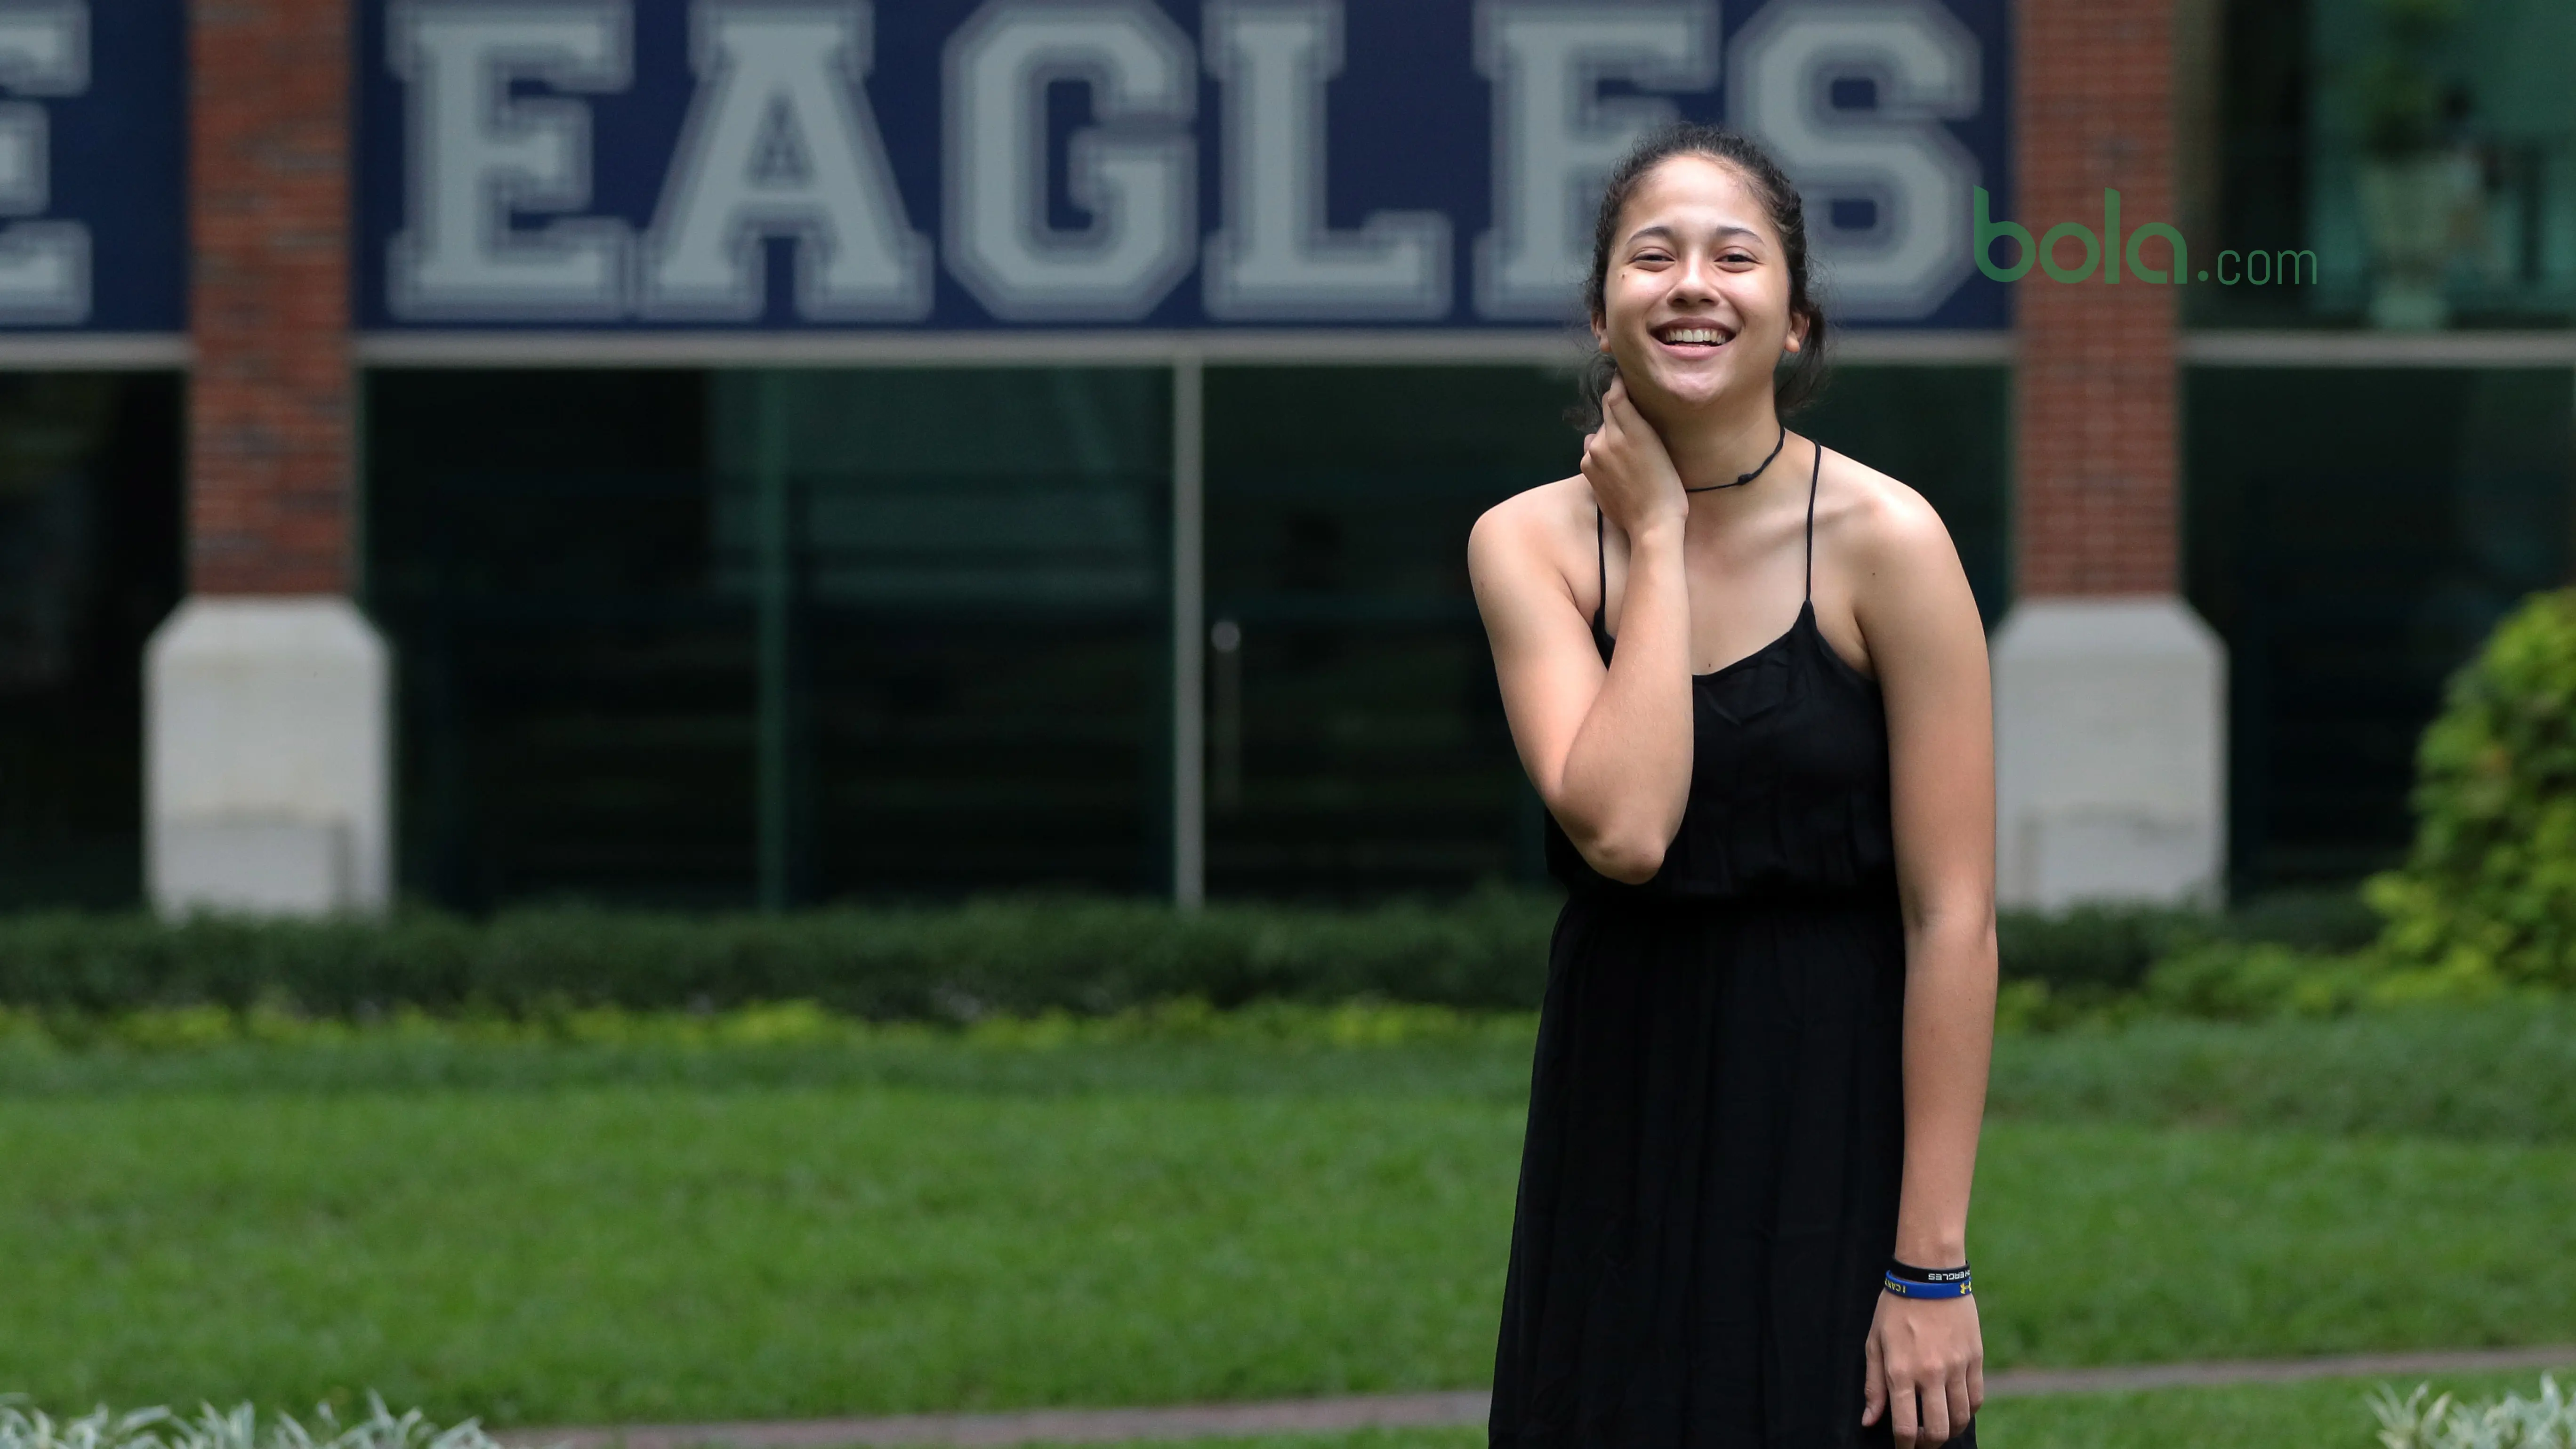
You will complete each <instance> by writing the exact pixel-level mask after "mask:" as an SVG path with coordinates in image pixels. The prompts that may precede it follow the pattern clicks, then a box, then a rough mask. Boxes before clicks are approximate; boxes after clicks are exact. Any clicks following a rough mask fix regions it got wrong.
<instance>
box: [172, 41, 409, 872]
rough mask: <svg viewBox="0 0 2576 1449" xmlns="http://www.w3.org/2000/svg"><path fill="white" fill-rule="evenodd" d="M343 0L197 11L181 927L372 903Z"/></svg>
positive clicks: (179, 683)
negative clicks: (202, 919) (358, 584)
mask: <svg viewBox="0 0 2576 1449" xmlns="http://www.w3.org/2000/svg"><path fill="white" fill-rule="evenodd" d="M350 5H351V0H192V3H191V4H190V5H189V7H188V16H189V33H188V70H189V75H188V96H189V102H188V129H189V156H188V160H189V165H188V185H189V197H188V224H189V245H190V254H191V265H192V271H191V281H190V292H189V319H190V320H189V326H190V330H191V332H192V334H193V336H194V339H195V343H196V358H195V364H194V372H193V374H192V376H191V377H190V379H189V385H188V581H189V589H190V593H189V597H188V599H187V601H186V602H184V603H182V604H181V605H180V606H179V608H178V609H177V611H175V612H174V613H172V614H171V616H170V617H169V619H167V620H166V621H164V622H163V623H162V625H161V627H160V628H159V629H158V630H156V631H155V632H154V634H153V636H152V643H151V646H150V648H149V649H148V650H147V651H146V654H145V659H144V670H143V673H144V765H143V773H144V782H145V784H144V839H145V845H144V876H145V880H146V882H147V885H148V888H149V891H150V894H151V897H152V900H153V903H154V904H155V905H156V906H158V907H159V908H160V909H161V910H162V911H163V912H165V913H168V914H172V915H177V914H183V913H186V912H189V911H194V910H198V909H202V908H208V907H212V908H215V909H219V910H226V911H249V912H260V913H271V914H290V915H315V914H348V913H354V914H366V913H372V912H377V911H381V910H383V909H384V907H385V905H386V903H387V901H388V900H389V899H390V896H391V892H392V883H393V853H392V830H391V821H392V808H391V801H392V792H391V778H392V772H391V759H392V756H391V739H392V731H391V678H392V676H391V667H390V660H389V658H388V655H387V651H386V649H385V645H384V641H383V640H382V639H381V638H380V637H378V635H377V633H376V631H375V629H374V627H373V626H372V625H371V624H369V623H368V622H367V620H366V619H365V617H364V616H362V615H361V614H360V613H359V612H358V610H357V608H356V607H355V606H354V605H353V604H352V602H351V601H350V599H349V598H348V590H349V586H350V583H351V580H352V577H353V575H354V569H353V567H352V564H353V562H354V560H353V557H352V555H353V552H354V549H355V545H356V540H355V539H354V538H353V537H352V536H351V523H352V521H353V520H354V519H355V518H356V516H357V515H356V510H355V509H353V508H352V507H351V506H350V504H351V499H350V492H351V489H352V488H353V487H354V486H355V483H356V480H355V478H354V477H353V476H352V475H353V472H354V463H355V460H356V456H357V453H356V448H355V446H354V443H355V440H354V439H353V438H352V437H351V429H352V426H353V407H352V396H351V389H352V387H353V385H354V384H353V380H352V378H351V375H350V366H349V364H350V351H349V246H350V224H349V199H350V198H349V192H350V186H349V156H350V144H349V132H350V126H351V116H350V109H351V108H350V84H349V82H350V72H349V60H350V57H349V43H350V35H349V19H350V17H349V12H350Z"/></svg>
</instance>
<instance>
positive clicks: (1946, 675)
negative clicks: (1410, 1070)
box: [1467, 125, 1995, 1449]
mask: <svg viewBox="0 0 2576 1449" xmlns="http://www.w3.org/2000/svg"><path fill="white" fill-rule="evenodd" d="M1586 301H1587V303H1588V304H1589V307H1590V311H1591V316H1592V330H1593V333H1594V335H1595V337H1596V338H1597V339H1598V342H1599V355H1598V357H1597V358H1596V359H1595V360H1594V364H1593V381H1594V383H1595V385H1596V389H1597V391H1596V392H1595V393H1594V394H1593V395H1597V396H1598V398H1599V406H1598V412H1599V419H1598V425H1597V427H1596V428H1595V430H1594V431H1593V432H1592V433H1591V435H1590V436H1589V438H1588V439H1587V440H1586V442H1585V444H1584V450H1583V468H1582V474H1581V476H1579V477H1573V478H1567V479H1564V480H1562V481H1560V482H1556V483H1550V484H1547V485H1546V486H1544V487H1539V488H1534V489H1531V490H1530V491H1528V492H1526V493H1522V494H1520V495H1518V496H1516V497H1513V498H1511V499H1509V500H1507V501H1505V502H1503V503H1502V504H1500V505H1498V506H1496V507H1495V508H1494V509H1493V510H1492V511H1491V512H1489V513H1487V514H1486V515H1485V516H1484V517H1483V518H1482V519H1480V520H1479V521H1478V522H1477V524H1476V527H1475V531H1474V533H1473V534H1472V535H1471V536H1470V538H1469V541H1468V546H1467V549H1468V564H1469V569H1470V572H1471V574H1472V576H1473V579H1474V582H1475V590H1476V602H1477V606H1478V608H1479V609H1480V610H1481V611H1482V612H1483V615H1484V620H1485V627H1486V631H1487V633H1488V635H1489V636H1490V638H1491V640H1492V643H1493V650H1494V667H1495V671H1496V673H1497V675H1498V676H1499V677H1500V680H1501V684H1502V694H1503V705H1504V710H1505V713H1506V715H1507V716H1508V718H1509V719H1510V721H1511V728H1512V737H1513V740H1514V741H1515V742H1516V744H1517V745H1518V747H1519V750H1520V755H1521V760H1522V763H1523V764H1524V765H1525V766H1526V767H1527V768H1528V770H1529V776H1530V779H1531V781H1532V782H1533V783H1534V784H1536V785H1537V787H1538V790H1539V794H1540V795H1541V796H1542V797H1543V798H1544V799H1545V800H1546V802H1547V806H1548V811H1549V814H1550V816H1551V817H1552V818H1551V821H1550V829H1549V841H1548V845H1549V858H1550V864H1551V867H1552V868H1553V869H1554V870H1555V872H1556V873H1557V875H1558V876H1559V878H1560V879H1562V880H1563V881H1564V882H1565V884H1566V885H1567V887H1568V891H1569V898H1568V900H1567V902H1566V906H1565V912H1564V915H1563V916H1562V917H1561V918H1560V919H1559V921H1558V924H1557V929H1556V935H1555V940H1554V944H1553V946H1552V948H1551V957H1550V962H1549V972H1548V986H1547V996H1546V1001H1545V1005H1544V1006H1543V1008H1542V1010H1541V1013H1540V1021H1539V1036H1538V1052H1537V1060H1536V1063H1535V1066H1534V1070H1533V1073H1532V1078H1531V1100H1530V1115H1529V1128H1528V1136H1527V1138H1526V1141H1525V1143H1524V1147H1523V1153H1522V1159H1521V1178H1520V1191H1519V1199H1518V1211H1517V1216H1516V1219H1515V1221H1514V1224H1513V1229H1512V1245H1511V1263H1510V1271H1509V1276H1508V1280H1507V1282H1506V1286H1505V1288H1504V1292H1503V1315H1502V1332H1501V1342H1500V1345H1499V1348H1498V1350H1497V1353H1496V1357H1495V1370H1494V1407H1493V1420H1492V1427H1491V1439H1492V1442H1493V1443H1494V1444H1495V1445H1497V1446H1504V1445H1511V1446H1524V1445H1527V1446H1538V1445H1546V1446H1556V1445H1566V1446H1575V1445H1581V1446H1585V1449H1591V1446H1601V1449H1731V1446H1739V1445H1740V1446H1745V1449H1753V1446H1762V1449H1823V1446H1829V1445H1848V1444H1866V1443H1877V1444H1887V1443H1891V1442H1892V1443H1894V1444H1897V1445H1903V1446H1925V1449H1928V1446H1932V1445H1937V1444H1941V1443H1945V1442H1947V1443H1951V1444H1955V1445H1973V1444H1974V1443H1975V1442H1976V1434H1975V1429H1974V1427H1973V1425H1972V1423H1971V1419H1972V1416H1973V1415H1974V1414H1975V1412H1976V1409H1977V1405H1978V1403H1979V1402H1980V1401H1981V1400H1982V1399H1983V1397H1984V1392H1985V1390H1984V1383H1983V1359H1984V1349H1983V1344H1982V1340H1981V1338H1980V1336H1979V1332H1978V1326H1977V1311H1976V1301H1975V1299H1973V1298H1971V1297H1968V1296H1965V1295H1964V1292H1963V1290H1964V1288H1965V1286H1966V1285H1965V1284H1964V1282H1962V1281H1961V1280H1962V1279H1963V1278H1964V1276H1965V1275H1964V1272H1963V1271H1962V1270H1964V1269H1965V1268H1966V1266H1967V1220H1968V1187H1969V1181H1970V1178H1971V1177H1972V1175H1973V1172H1974V1167H1975V1160H1976V1148H1977V1128H1978V1121H1979V1118H1980V1117H1981V1116H1982V1114H1983V1112H1984V1105H1985V1089H1986V1066H1987V1056H1988V1052H1989V1049H1990V1046H1991V1043H1992V1034H1993V1023H1994V991H1995V936H1994V899H1993V898H1994V750H1993V736H1992V725H1991V718H1990V699H1989V694H1988V683H1987V674H1986V651H1985V635H1984V632H1983V630H1982V629H1981V628H1980V627H1979V624H1978V619H1977V608H1976V602H1975V600H1974V599H1973V598H1972V597H1971V596H1970V594H1969V591H1968V584H1967V579H1966V577H1965V575H1964V574H1963V573H1962V572H1961V570H1960V567H1959V561H1958V555H1957V553H1956V552H1955V550H1953V548H1952V547H1951V543H1950V538H1949V534H1948V533H1947V531H1946V530H1944V529H1943V527H1942V526H1941V520H1940V518H1939V517H1938V516H1936V515H1935V514H1934V513H1933V511H1932V509H1931V508H1930V506H1928V505H1927V504H1925V503H1924V501H1923V500H1922V498H1921V497H1919V496H1918V495H1916V494H1915V493H1914V492H1913V490H1911V489H1909V488H1907V487H1906V486H1905V485H1904V484H1902V483H1899V482H1897V481H1896V480H1895V479H1893V478H1889V477H1887V476H1886V475H1884V474H1881V473H1878V472H1875V471H1873V470H1871V469H1870V468H1867V467H1864V466H1863V465H1862V464H1860V463H1859V462H1857V461H1855V460H1853V459H1850V458H1846V457H1843V456H1841V455H1839V454H1834V453H1829V452H1828V451H1827V450H1825V449H1824V448H1822V447H1819V446H1818V445H1817V444H1815V443H1813V442H1811V441H1810V440H1808V439H1806V438H1803V437H1798V436H1794V435H1792V434H1790V433H1789V432H1788V430H1787V429H1786V428H1785V427H1784V426H1783V425H1782V423H1781V421H1780V417H1781V415H1782V413H1783V412H1784V411H1787V410H1789V409H1791V408H1794V407H1795V406H1797V405H1798V404H1799V403H1800V402H1802V401H1804V400H1805V399H1806V397H1807V396H1809V395H1810V394H1811V393H1812V392H1813V389H1814V387H1815V385H1816V381H1817V376H1818V374H1817V367H1818V364H1819V361H1820V349H1821V345H1822V343H1823V341H1824V327H1825V319H1824V314H1823V312H1822V310H1821V309H1820V307H1819V306H1818V304H1817V302H1816V299H1815V296H1814V294H1813V292H1812V291H1811V290H1810V287H1809V283H1808V275H1807V238H1806V227H1805V220H1804V216H1803V212H1802V208H1801V204H1800V201H1799V198H1798V194H1797V191H1796V189H1795V188H1794V187H1793V186H1791V185H1790V183H1789V181H1788V178H1787V177H1786V176H1784V175H1783V174H1782V173H1781V171H1780V169H1779V168H1778V167H1777V166H1776V165H1774V164H1773V163H1772V161H1771V160H1770V158H1769V157H1768V156H1767V155H1766V154H1764V152H1763V151H1762V149H1761V148H1760V147H1759V146H1758V145H1757V144H1755V143H1753V142H1752V141H1750V140H1748V139H1746V138H1745V137H1743V136H1741V135H1739V134H1736V133H1734V132H1731V131H1727V130H1723V129H1719V128H1714V127H1707V126H1695V125H1676V126H1674V127H1671V128H1669V129H1667V130H1665V131H1663V132H1661V133H1658V134H1656V135H1654V136H1652V137H1649V138H1648V139H1647V140H1646V141H1645V142H1644V143H1642V144H1641V145H1640V146H1639V147H1638V148H1637V149H1636V150H1635V151H1634V152H1633V153H1632V154H1631V155H1630V156H1629V157H1628V159H1627V160H1626V161H1625V162H1624V163H1623V164H1622V165H1621V166H1620V167H1619V168H1618V169H1617V170H1616V171H1615V172H1614V173H1613V175H1612V177H1611V179H1610V182H1609V186H1608V188H1607V191H1606V193H1605V194H1604V196H1603V197H1602V200H1601V210H1600V215H1599V221H1598V225H1597V228H1596V231H1595V239H1594V246H1593V262H1592V274H1591V278H1590V281H1589V283H1588V285H1587V288H1586ZM1784 354H1785V358H1784ZM1784 362H1785V364H1786V365H1785V366H1783V365H1782V364H1783V363H1784ZM1775 369H1776V371H1775Z"/></svg>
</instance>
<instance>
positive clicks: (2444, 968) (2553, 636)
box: [2364, 590, 2576, 992]
mask: <svg viewBox="0 0 2576 1449" xmlns="http://www.w3.org/2000/svg"><path fill="white" fill-rule="evenodd" d="M2413 804H2414V809H2415V814H2416V835H2415V843H2414V847H2413V849H2412V851H2411V852H2410V853H2409V855H2408V858H2407V861H2406V864H2405V865H2404V866H2403V867H2402V868H2401V869H2398V870H2394V871H2388V872H2384V873H2382V874H2380V875H2377V876H2374V877H2372V878H2371V879H2370V881H2369V882H2367V883H2366V885H2365V887H2364V893H2365V896H2366V897H2367V899H2368V900H2369V902H2370V904H2371V905H2372V906H2373V907H2374V908H2375V909H2377V910H2378V911H2379V913H2380V914H2381V915H2382V916H2383V917H2384V918H2385V919H2386V928H2385V931H2384V932H2383V934H2382V935H2381V937H2380V941H2379V945H2378V948H2377V949H2378V951H2379V952H2380V953H2381V954H2382V955H2383V956H2385V957H2386V958H2387V960H2388V961H2389V963H2390V964H2391V965H2392V966H2393V967H2396V968H2399V969H2401V970H2405V971H2407V972H2409V973H2411V974H2412V975H2413V977H2414V978H2415V979H2416V980H2417V981H2418V983H2419V984H2420V986H2421V987H2422V989H2424V990H2426V991H2428V992H2444V991H2456V990H2460V989H2469V990H2474V989H2477V988H2478V987H2480V986H2481V985H2486V984H2492V983H2497V982H2504V983H2514V984H2525V985H2533V986H2545V987H2550V988H2553V989H2559V990H2565V989H2568V988H2571V987H2576V590H2569V591H2559V592H2554V593H2545V594H2535V595H2533V596H2532V597H2531V598H2530V599H2529V600H2527V601H2526V602H2525V603H2524V604H2523V606H2522V607H2521V608H2519V609H2517V610H2516V611H2515V612H2514V613H2513V614H2512V615H2510V616H2508V617H2507V618H2506V619H2505V621H2504V622H2503V623H2502V624H2500V625H2498V626H2497V628H2496V631H2495V633H2494V634H2493V635H2492V636H2490V637H2489V638H2488V640H2487V643H2486V646H2485V647H2484V648H2483V649H2481V650H2480V651H2479V653H2478V656H2477V657H2476V658H2475V659H2473V660H2471V661H2470V662H2469V663H2468V664H2467V665H2466V666H2464V667H2463V668H2462V669H2461V670H2460V671H2459V673H2457V674H2456V675H2454V676H2453V677H2452V679H2451V683H2450V686H2449V689H2448V691H2447V695H2446V700H2445V703H2444V706H2443V710H2442V713H2441V715H2440V717H2438V718H2437V719H2435V720H2434V721H2433V723H2432V725H2431V726H2430V727H2429V728H2427V729H2426V730H2425V732H2424V738H2423V741H2422V744H2421V745H2420V747H2419V748H2418V750H2417V753H2416V784H2415V790H2414V795H2413Z"/></svg>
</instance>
